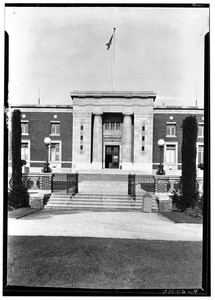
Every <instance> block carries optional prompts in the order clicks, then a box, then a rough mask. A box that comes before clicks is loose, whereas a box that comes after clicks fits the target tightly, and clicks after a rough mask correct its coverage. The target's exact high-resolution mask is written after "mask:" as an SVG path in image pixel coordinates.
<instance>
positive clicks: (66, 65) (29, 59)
mask: <svg viewBox="0 0 215 300" xmlns="http://www.w3.org/2000/svg"><path fill="white" fill-rule="evenodd" d="M114 27H115V28H116V31H115V43H114V44H112V45H111V49H110V50H107V46H106V43H108V42H109V40H110V37H111V35H112V33H113V28H114ZM5 30H6V31H7V32H8V34H9V104H13V105H20V104H37V103H38V98H39V97H40V103H41V104H44V105H49V104H52V105H62V104H65V105H69V104H72V101H71V98H70V92H72V91H73V90H80V91H111V90H112V81H111V53H112V51H113V50H115V60H114V90H115V91H154V92H155V93H156V94H157V98H156V101H155V105H163V104H164V105H179V106H194V105H195V104H196V100H197V104H198V106H200V107H203V104H204V100H203V95H204V36H205V34H206V33H207V32H208V31H209V8H179V7H178V8H165V7H162V8H158V7H157V8H156V7H153V8H152V7H151V8H146V7H6V8H5Z"/></svg>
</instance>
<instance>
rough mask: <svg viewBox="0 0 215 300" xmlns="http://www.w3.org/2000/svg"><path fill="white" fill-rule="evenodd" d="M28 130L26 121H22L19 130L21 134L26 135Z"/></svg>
mask: <svg viewBox="0 0 215 300" xmlns="http://www.w3.org/2000/svg"><path fill="white" fill-rule="evenodd" d="M28 129H29V126H28V121H25V122H24V121H22V122H21V130H22V134H23V135H25V134H28Z"/></svg>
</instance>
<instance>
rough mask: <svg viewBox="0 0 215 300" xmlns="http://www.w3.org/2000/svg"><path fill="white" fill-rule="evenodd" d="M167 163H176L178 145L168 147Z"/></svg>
mask: <svg viewBox="0 0 215 300" xmlns="http://www.w3.org/2000/svg"><path fill="white" fill-rule="evenodd" d="M165 162H166V163H167V164H168V163H169V164H175V163H176V145H166V159H165Z"/></svg>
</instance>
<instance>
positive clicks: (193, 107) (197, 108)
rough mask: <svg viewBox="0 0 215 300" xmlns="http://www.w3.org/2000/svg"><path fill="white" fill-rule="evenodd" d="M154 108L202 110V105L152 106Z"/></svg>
mask: <svg viewBox="0 0 215 300" xmlns="http://www.w3.org/2000/svg"><path fill="white" fill-rule="evenodd" d="M153 109H154V110H156V109H157V110H167V109H172V110H177V109H178V110H203V111H204V108H203V107H198V106H154V108H153Z"/></svg>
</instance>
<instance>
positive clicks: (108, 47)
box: [106, 28, 116, 50]
mask: <svg viewBox="0 0 215 300" xmlns="http://www.w3.org/2000/svg"><path fill="white" fill-rule="evenodd" d="M115 30H116V28H114V29H113V34H112V36H111V38H110V41H109V42H108V43H107V44H106V46H107V50H109V49H110V46H111V44H112V40H113V36H114V33H115Z"/></svg>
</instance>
